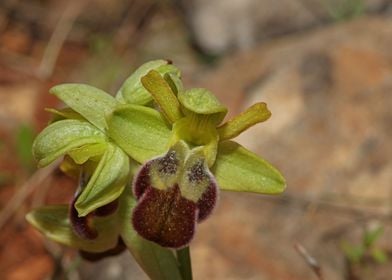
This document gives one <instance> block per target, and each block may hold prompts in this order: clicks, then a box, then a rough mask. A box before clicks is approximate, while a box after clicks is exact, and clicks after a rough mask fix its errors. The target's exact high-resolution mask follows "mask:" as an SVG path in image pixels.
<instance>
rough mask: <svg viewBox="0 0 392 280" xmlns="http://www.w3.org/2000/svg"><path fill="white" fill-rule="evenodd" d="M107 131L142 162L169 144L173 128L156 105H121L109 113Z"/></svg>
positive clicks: (163, 150) (157, 153)
mask: <svg viewBox="0 0 392 280" xmlns="http://www.w3.org/2000/svg"><path fill="white" fill-rule="evenodd" d="M107 122H108V126H109V129H108V134H109V136H110V137H111V138H112V139H113V140H114V141H115V142H116V144H117V145H119V146H120V147H121V148H122V149H123V150H124V151H125V152H126V153H127V154H128V155H129V156H131V157H132V158H133V159H135V160H136V161H138V162H140V163H143V162H145V161H147V160H149V159H151V158H152V157H155V156H158V155H161V154H163V153H165V152H166V150H167V148H168V146H167V145H168V142H169V137H170V135H171V131H170V129H169V128H168V127H167V125H166V123H165V121H164V120H163V119H162V117H161V115H160V114H159V113H158V112H157V111H156V110H154V109H151V108H148V107H143V106H139V105H130V104H129V105H123V106H119V107H118V108H117V109H116V110H114V111H113V113H112V114H111V115H109V116H108V119H107Z"/></svg>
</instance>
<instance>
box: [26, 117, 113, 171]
mask: <svg viewBox="0 0 392 280" xmlns="http://www.w3.org/2000/svg"><path fill="white" fill-rule="evenodd" d="M105 141H106V137H105V135H104V134H103V133H102V132H101V131H100V130H99V129H97V128H96V127H94V126H93V125H91V124H90V123H88V122H83V121H79V120H62V121H58V122H55V123H53V124H51V125H49V126H48V127H46V128H45V129H44V130H43V131H42V132H41V133H40V134H39V135H38V136H37V138H36V139H35V141H34V143H33V155H34V157H35V159H36V160H37V161H38V166H39V167H42V166H46V165H48V164H49V163H51V162H52V161H54V160H56V159H57V158H58V157H60V156H62V155H64V154H66V153H67V152H69V151H70V150H72V149H75V148H78V147H80V146H83V145H87V144H94V143H104V142H105Z"/></svg>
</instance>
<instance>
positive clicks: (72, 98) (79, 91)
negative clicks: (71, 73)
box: [50, 84, 118, 131]
mask: <svg viewBox="0 0 392 280" xmlns="http://www.w3.org/2000/svg"><path fill="white" fill-rule="evenodd" d="M50 92H51V93H53V94H55V95H56V96H57V97H58V98H60V99H61V100H62V101H63V102H64V103H65V104H67V105H68V106H69V107H71V108H72V109H73V110H75V111H76V112H78V113H79V114H81V115H82V116H83V117H85V118H86V119H87V120H88V121H89V122H91V123H92V124H94V125H95V126H96V127H98V128H99V129H101V130H102V131H104V130H105V129H106V122H105V117H106V115H107V114H109V113H110V112H111V111H112V110H113V109H114V107H115V106H116V105H117V104H118V103H117V101H116V100H115V99H114V97H112V96H111V95H109V94H108V93H106V92H104V91H102V90H100V89H97V88H95V87H92V86H88V85H83V84H63V85H58V86H55V87H53V88H52V89H51V90H50Z"/></svg>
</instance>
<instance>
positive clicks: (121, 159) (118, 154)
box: [75, 144, 129, 217]
mask: <svg viewBox="0 0 392 280" xmlns="http://www.w3.org/2000/svg"><path fill="white" fill-rule="evenodd" d="M128 177H129V159H128V156H127V155H126V154H125V153H124V152H123V151H122V150H121V149H120V148H118V147H117V146H115V145H112V144H109V145H108V146H107V150H106V152H105V153H104V155H103V156H102V158H101V160H100V162H99V164H98V166H97V167H96V169H95V170H94V173H93V175H92V176H91V178H90V180H89V181H88V183H87V186H86V187H85V188H84V189H83V190H82V192H81V194H80V196H79V197H78V199H77V200H76V202H75V208H76V210H77V211H78V213H79V216H80V217H82V216H86V215H87V214H89V213H91V212H92V211H93V210H95V209H97V208H98V207H100V206H103V205H106V204H108V203H110V202H112V201H113V200H115V199H117V198H118V197H119V196H120V195H121V193H122V191H123V190H124V187H125V184H126V181H127V179H128Z"/></svg>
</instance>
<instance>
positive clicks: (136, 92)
mask: <svg viewBox="0 0 392 280" xmlns="http://www.w3.org/2000/svg"><path fill="white" fill-rule="evenodd" d="M151 70H155V71H157V72H158V73H159V74H161V75H165V74H171V75H174V76H177V77H179V76H180V70H179V69H178V68H177V67H175V66H174V65H172V64H171V62H169V61H167V60H163V59H160V60H153V61H150V62H147V63H145V64H143V65H142V66H140V67H139V68H138V69H137V70H136V71H135V72H134V73H133V74H132V75H131V76H130V77H129V78H128V79H127V80H126V81H125V82H124V84H123V85H122V86H121V88H120V90H119V91H118V92H117V95H116V98H117V99H118V100H119V101H120V102H123V103H128V104H139V105H146V104H148V103H149V102H151V101H152V96H151V95H150V93H149V92H148V91H147V90H146V89H145V88H144V87H143V85H142V84H141V80H140V79H141V77H143V76H145V75H146V74H147V73H148V72H149V71H151Z"/></svg>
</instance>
